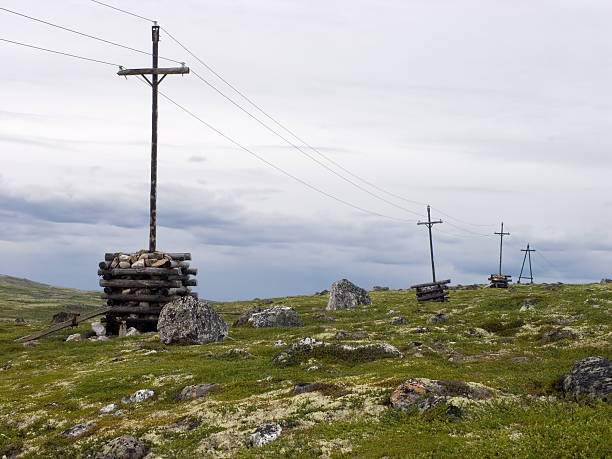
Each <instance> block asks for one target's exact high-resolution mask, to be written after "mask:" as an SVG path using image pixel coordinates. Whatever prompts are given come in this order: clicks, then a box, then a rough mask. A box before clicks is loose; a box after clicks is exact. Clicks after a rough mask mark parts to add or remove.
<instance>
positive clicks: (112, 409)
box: [98, 403, 119, 414]
mask: <svg viewBox="0 0 612 459" xmlns="http://www.w3.org/2000/svg"><path fill="white" fill-rule="evenodd" d="M117 408H119V405H117V404H116V403H110V404H108V405H106V406H104V407H102V408H100V411H98V413H100V414H109V413H114V412H115V411H117Z"/></svg>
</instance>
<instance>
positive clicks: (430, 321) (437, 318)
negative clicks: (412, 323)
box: [427, 312, 450, 324]
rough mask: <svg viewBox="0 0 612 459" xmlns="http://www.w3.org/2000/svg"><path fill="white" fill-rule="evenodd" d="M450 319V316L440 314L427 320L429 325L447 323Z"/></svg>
mask: <svg viewBox="0 0 612 459" xmlns="http://www.w3.org/2000/svg"><path fill="white" fill-rule="evenodd" d="M448 319H450V316H449V315H448V314H444V313H442V312H439V313H438V314H436V315H433V316H431V317H430V318H429V319H427V323H428V324H440V323H442V322H446V321H447V320H448Z"/></svg>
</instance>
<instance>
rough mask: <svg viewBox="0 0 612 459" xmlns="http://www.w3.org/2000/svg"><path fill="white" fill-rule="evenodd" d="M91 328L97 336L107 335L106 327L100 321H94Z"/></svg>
mask: <svg viewBox="0 0 612 459" xmlns="http://www.w3.org/2000/svg"><path fill="white" fill-rule="evenodd" d="M91 329H92V330H93V332H94V333H95V334H96V336H104V335H106V327H105V326H104V325H102V324H101V323H100V322H92V323H91Z"/></svg>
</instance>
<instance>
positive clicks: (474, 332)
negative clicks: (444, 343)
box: [468, 327, 490, 338]
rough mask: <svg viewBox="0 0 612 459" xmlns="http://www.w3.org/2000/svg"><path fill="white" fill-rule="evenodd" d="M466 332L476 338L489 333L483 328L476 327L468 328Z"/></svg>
mask: <svg viewBox="0 0 612 459" xmlns="http://www.w3.org/2000/svg"><path fill="white" fill-rule="evenodd" d="M468 333H469V334H470V335H472V336H475V337H476V338H484V337H486V336H489V335H490V333H489V332H488V331H486V330H485V329H484V328H478V327H475V328H470V329H469V330H468Z"/></svg>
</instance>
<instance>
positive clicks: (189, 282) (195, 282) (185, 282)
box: [181, 279, 198, 286]
mask: <svg viewBox="0 0 612 459" xmlns="http://www.w3.org/2000/svg"><path fill="white" fill-rule="evenodd" d="M181 283H182V284H183V285H189V286H196V285H198V280H197V279H185V280H183V281H181Z"/></svg>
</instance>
